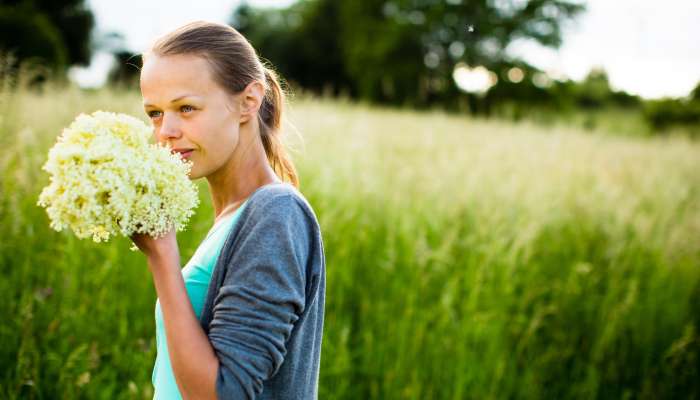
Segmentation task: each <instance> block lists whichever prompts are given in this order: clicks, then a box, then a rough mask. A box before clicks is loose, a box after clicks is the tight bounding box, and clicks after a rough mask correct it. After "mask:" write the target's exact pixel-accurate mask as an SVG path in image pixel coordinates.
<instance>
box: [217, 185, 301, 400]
mask: <svg viewBox="0 0 700 400" xmlns="http://www.w3.org/2000/svg"><path fill="white" fill-rule="evenodd" d="M311 223H312V221H311V220H310V217H309V216H308V215H307V213H306V211H305V210H304V209H303V208H302V206H301V204H299V200H298V199H296V198H295V197H294V196H292V195H290V194H284V195H279V196H276V197H273V198H272V199H270V200H269V201H268V202H266V203H265V204H263V205H261V206H258V207H256V208H255V209H254V210H251V214H250V216H249V218H247V219H246V221H245V223H244V225H243V226H242V227H241V231H240V232H239V233H238V235H239V237H238V238H237V242H238V243H237V244H236V246H235V247H233V249H232V250H231V251H233V254H231V256H230V257H229V258H228V261H227V264H226V274H225V277H224V280H223V283H222V286H221V288H220V289H219V291H218V293H217V295H216V297H215V300H214V304H213V316H212V321H211V324H210V325H209V332H208V336H209V340H210V342H211V344H212V347H213V348H214V351H215V353H216V355H217V357H218V359H219V369H218V372H217V378H216V393H217V396H218V398H220V399H255V398H256V396H258V395H259V394H260V393H261V392H262V388H263V381H265V380H267V379H269V378H271V377H272V376H274V375H275V373H276V372H277V371H278V369H279V368H280V365H281V364H282V362H283V361H284V357H285V353H286V342H287V339H288V338H289V337H290V335H291V332H292V329H293V328H294V323H295V322H296V321H297V320H298V319H299V318H300V316H301V314H302V313H303V311H304V306H305V287H306V276H305V270H306V264H307V262H308V259H309V252H310V248H311V240H312V238H311V233H310V224H311Z"/></svg>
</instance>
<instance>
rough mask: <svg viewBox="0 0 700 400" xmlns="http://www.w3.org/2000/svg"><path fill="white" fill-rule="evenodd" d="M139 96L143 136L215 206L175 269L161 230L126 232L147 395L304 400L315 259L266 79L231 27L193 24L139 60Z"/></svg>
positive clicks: (316, 308)
mask: <svg viewBox="0 0 700 400" xmlns="http://www.w3.org/2000/svg"><path fill="white" fill-rule="evenodd" d="M141 93H142V96H143V100H144V108H145V111H146V113H147V114H148V116H149V117H150V118H151V120H152V121H153V126H154V131H155V136H156V139H157V140H158V141H159V142H161V143H167V144H169V145H170V147H171V148H172V149H173V151H177V152H179V153H180V154H181V156H182V157H185V158H187V159H189V160H190V161H191V162H192V163H193V165H192V170H191V173H190V179H197V178H201V177H204V178H206V179H207V182H208V184H209V191H210V194H211V200H212V203H213V207H214V213H215V218H214V223H213V227H212V228H211V230H210V231H209V233H208V234H207V236H206V237H205V238H204V240H203V241H202V243H201V244H200V246H199V247H198V248H197V251H196V252H195V254H194V255H193V256H192V258H191V259H190V260H189V262H188V263H187V264H186V265H185V267H184V268H182V269H181V268H180V256H179V252H178V246H177V240H176V237H175V232H174V230H171V231H170V232H169V233H168V234H167V235H166V236H164V237H161V238H159V239H154V238H152V237H150V236H147V235H141V234H138V235H134V236H133V237H132V240H133V241H134V243H135V244H136V245H137V246H138V247H139V249H141V251H143V253H144V254H145V255H146V258H147V261H148V266H149V268H150V270H151V273H152V275H153V282H154V285H155V288H156V292H157V294H158V300H157V302H156V338H157V358H156V363H155V366H154V369H153V375H152V380H153V384H154V387H155V398H158V399H176V398H186V399H215V398H219V399H254V398H255V399H313V398H316V397H317V387H318V375H319V362H320V355H321V338H322V332H323V315H324V305H325V255H324V251H323V243H322V238H321V232H320V229H319V225H318V222H317V219H316V216H315V214H314V212H313V210H312V208H311V206H310V205H309V204H308V202H307V201H306V199H305V198H304V197H303V195H302V194H301V193H300V192H299V191H298V185H299V184H298V179H297V176H296V171H295V169H294V166H293V164H292V163H291V161H290V160H289V158H288V157H287V155H286V153H285V151H284V148H283V147H282V145H281V143H280V141H279V139H278V137H277V135H279V134H280V122H281V112H282V107H283V103H284V93H283V92H282V90H281V89H280V86H279V83H278V82H277V78H276V75H275V74H274V73H273V72H272V71H271V70H269V69H267V68H266V67H264V66H263V65H262V64H261V62H260V60H259V59H258V56H257V54H256V52H255V50H254V49H253V48H252V46H251V45H250V43H249V42H248V41H247V40H246V39H245V38H244V37H243V36H242V35H241V34H240V33H239V32H238V31H236V30H235V29H233V28H231V27H229V26H226V25H220V24H215V23H208V22H194V23H190V24H187V25H185V26H183V27H181V28H179V29H177V30H175V31H173V32H171V33H169V34H167V35H165V36H164V37H161V38H160V39H158V40H157V41H156V42H155V43H154V45H153V47H152V48H151V49H150V50H149V51H148V52H146V53H145V54H144V55H143V67H142V70H141ZM279 176H282V177H284V178H286V179H288V180H289V181H291V183H289V182H286V181H283V180H281V179H280V177H279Z"/></svg>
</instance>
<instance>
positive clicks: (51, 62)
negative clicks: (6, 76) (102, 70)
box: [0, 0, 94, 70]
mask: <svg viewBox="0 0 700 400" xmlns="http://www.w3.org/2000/svg"><path fill="white" fill-rule="evenodd" d="M93 26H94V17H93V15H92V12H91V11H90V10H89V9H88V8H87V7H86V6H85V4H84V1H83V0H33V1H32V0H2V3H1V4H0V48H1V49H3V50H4V51H6V52H7V51H9V52H12V53H14V54H15V56H16V58H17V62H21V61H23V60H26V59H30V58H33V59H38V60H41V61H42V62H43V63H46V64H48V66H50V67H52V68H55V69H59V70H61V69H65V68H66V67H68V66H70V65H88V64H89V63H90V58H91V55H92V49H91V46H90V33H91V31H92V28H93Z"/></svg>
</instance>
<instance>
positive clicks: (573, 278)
mask: <svg viewBox="0 0 700 400" xmlns="http://www.w3.org/2000/svg"><path fill="white" fill-rule="evenodd" d="M4 87H5V89H3V90H2V92H1V93H0V107H1V108H0V113H1V114H0V144H1V145H2V149H3V155H2V157H0V167H1V168H2V170H1V171H2V175H1V177H2V180H1V182H2V184H1V185H2V186H0V190H1V191H2V192H1V193H2V195H1V197H0V224H1V226H2V241H0V273H1V274H2V278H1V279H0V293H2V296H1V297H0V299H2V300H1V302H0V313H1V315H3V316H4V321H3V323H2V324H0V398H7V399H18V398H23V399H24V398H29V399H32V398H34V399H48V398H86V399H88V398H89V399H99V398H109V399H131V398H150V397H151V396H152V387H151V382H150V379H151V372H152V367H153V362H154V358H155V337H154V322H153V321H154V314H153V313H154V305H155V291H154V289H153V284H152V282H151V277H150V273H149V272H148V269H147V268H146V264H145V260H144V259H143V257H142V256H141V255H140V254H139V253H132V252H130V251H128V247H129V243H128V241H127V240H126V239H123V238H120V239H118V240H116V241H114V242H112V243H110V244H96V243H93V242H90V241H87V240H85V241H81V240H77V239H75V238H74V237H73V236H72V235H71V234H70V233H69V232H65V231H64V232H60V233H59V232H54V231H52V230H50V229H49V227H48V225H49V224H48V220H47V217H46V214H45V212H44V210H43V209H41V208H39V207H38V206H36V204H35V203H36V199H37V197H38V194H39V192H40V191H41V188H42V187H43V186H44V185H46V184H47V183H48V177H47V176H46V174H45V173H44V172H43V171H41V170H40V166H41V164H42V163H43V162H44V160H45V157H46V153H47V151H48V149H49V147H50V146H51V145H52V144H53V142H54V141H55V139H56V136H57V135H58V134H59V133H60V131H61V129H62V127H64V126H66V125H67V124H68V123H70V121H71V120H72V119H73V118H74V117H75V116H76V115H77V114H78V113H80V112H91V111H94V110H97V109H105V110H112V111H118V112H127V113H131V114H134V115H143V111H142V110H141V109H140V106H139V105H140V102H141V99H140V96H139V93H138V89H137V88H133V89H132V90H129V91H126V90H115V89H103V90H99V91H95V92H84V91H81V90H79V89H76V88H74V87H71V86H63V87H52V86H51V85H48V86H46V87H45V88H44V90H43V92H42V93H35V92H33V91H30V90H27V89H24V88H22V86H21V85H19V86H18V87H17V88H8V86H7V85H5V86H4ZM289 119H290V121H291V122H292V123H293V125H294V126H295V127H296V128H297V129H298V131H299V132H301V134H302V136H303V141H300V140H291V139H290V141H289V145H290V146H291V147H293V148H294V149H296V151H295V152H293V153H292V154H293V156H294V159H295V163H296V165H297V168H298V169H299V172H300V176H301V190H302V192H303V193H304V194H305V196H306V197H307V198H308V199H309V201H310V203H311V204H312V206H313V207H314V209H315V211H316V214H317V216H318V218H319V221H320V223H321V228H322V231H323V238H324V245H325V250H326V262H327V274H328V276H327V288H326V296H327V300H326V301H327V303H326V314H325V324H324V339H323V349H322V356H321V357H322V363H321V376H320V388H319V390H320V393H319V398H321V399H362V398H371V399H432V398H435V399H464V398H479V399H483V398H494V399H496V398H498V399H500V398H518V399H531V398H533V399H534V398H678V397H683V398H699V397H700V383H698V382H700V380H699V379H698V377H699V376H700V364H699V363H700V361H699V360H700V173H698V171H700V144H698V143H697V142H691V141H688V140H686V139H683V138H682V137H671V138H646V139H642V138H633V137H615V136H610V135H601V134H596V133H595V132H594V133H593V134H590V133H585V132H582V131H578V130H576V129H573V128H566V127H561V126H552V127H541V126H538V125H534V124H527V123H522V124H518V125H513V124H509V123H499V122H496V121H481V120H473V119H467V118H464V117H458V116H451V115H446V114H443V113H440V112H435V111H432V112H421V113H418V112H409V111H401V110H392V109H385V108H377V107H373V106H370V105H366V104H357V103H351V102H347V101H342V100H335V101H334V100H329V99H316V98H311V97H307V96H300V97H297V98H293V99H292V102H291V108H290V109H289ZM198 183H199V184H200V185H201V186H200V189H201V191H200V193H201V195H202V206H201V207H200V209H199V210H198V211H197V214H196V215H195V217H194V219H193V221H192V224H191V227H190V229H188V231H186V232H183V233H181V234H179V235H178V242H179V245H180V250H181V256H182V259H183V262H185V261H186V260H187V259H188V258H189V257H190V256H191V255H192V253H193V252H194V249H195V248H196V246H197V244H198V242H199V241H200V240H201V239H202V238H203V237H204V235H205V234H206V232H207V230H208V229H209V227H210V225H211V223H212V220H213V211H212V209H211V206H210V201H209V199H208V194H207V189H206V182H204V181H199V182H198Z"/></svg>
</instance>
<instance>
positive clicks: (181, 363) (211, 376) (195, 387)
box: [132, 230, 219, 399]
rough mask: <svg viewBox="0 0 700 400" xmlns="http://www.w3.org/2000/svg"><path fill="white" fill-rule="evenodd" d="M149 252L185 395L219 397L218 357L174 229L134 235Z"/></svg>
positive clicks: (171, 352) (172, 356)
mask: <svg viewBox="0 0 700 400" xmlns="http://www.w3.org/2000/svg"><path fill="white" fill-rule="evenodd" d="M132 240H133V241H134V243H135V244H136V245H137V246H138V247H139V248H140V249H141V250H142V251H143V252H144V253H145V254H146V257H147V260H148V266H149V268H150V270H151V273H152V275H153V283H154V285H155V288H156V292H157V293H158V298H159V301H160V306H161V311H162V312H163V323H164V324H165V331H166V332H167V335H166V336H167V345H168V353H169V355H170V364H171V366H172V369H173V375H174V376H175V382H176V383H177V386H178V388H179V390H180V394H182V397H183V399H216V392H215V386H214V385H215V381H216V371H217V368H218V363H219V361H218V359H217V358H216V355H215V354H214V350H213V349H212V347H211V344H210V343H209V340H208V338H207V335H206V334H205V333H204V331H203V330H202V327H201V325H200V324H199V321H198V320H197V317H196V315H195V313H194V310H193V309H192V304H191V303H190V299H189V297H188V295H187V291H186V289H185V282H184V280H183V278H182V271H181V269H180V254H179V251H178V247H177V240H176V237H175V231H174V230H171V231H170V232H169V233H168V234H167V235H165V236H164V237H161V238H158V239H154V238H152V237H150V236H148V235H142V234H136V235H134V236H132Z"/></svg>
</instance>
